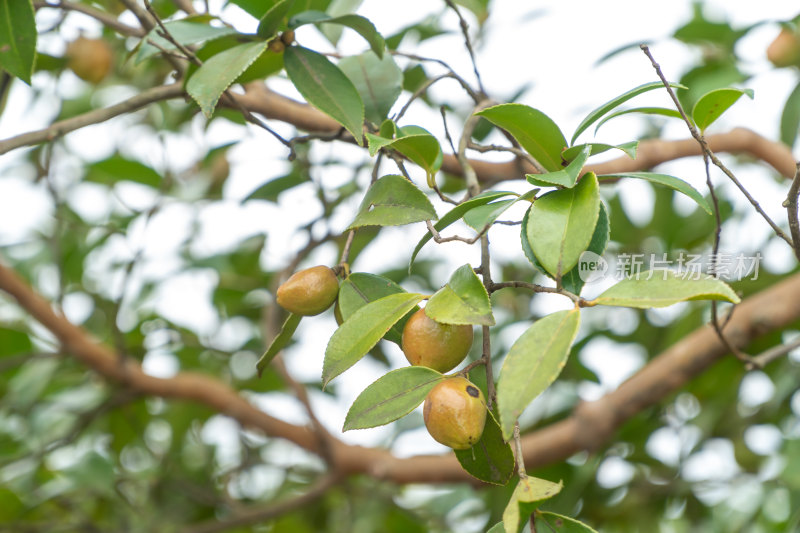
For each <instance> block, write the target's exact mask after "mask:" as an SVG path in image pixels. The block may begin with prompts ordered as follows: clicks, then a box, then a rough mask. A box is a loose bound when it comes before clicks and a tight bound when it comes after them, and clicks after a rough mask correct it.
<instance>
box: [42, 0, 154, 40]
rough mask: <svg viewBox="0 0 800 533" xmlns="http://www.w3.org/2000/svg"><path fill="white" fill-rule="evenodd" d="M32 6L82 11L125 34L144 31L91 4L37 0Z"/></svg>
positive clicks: (135, 33)
mask: <svg viewBox="0 0 800 533" xmlns="http://www.w3.org/2000/svg"><path fill="white" fill-rule="evenodd" d="M33 7H35V8H36V9H41V8H51V9H61V10H63V11H75V12H78V13H83V14H84V15H87V16H89V17H92V18H93V19H95V20H97V21H98V22H100V23H101V24H103V25H104V26H106V27H108V28H111V29H112V30H114V31H115V32H117V33H119V34H122V35H127V36H130V37H144V35H145V32H144V31H143V30H142V29H141V28H136V27H134V26H128V25H127V24H125V23H124V22H120V21H119V20H117V17H115V16H114V15H112V14H111V13H106V12H105V11H102V10H100V9H97V8H94V7H92V6H88V5H84V4H75V3H72V2H65V1H63V0H62V1H61V2H58V3H56V4H50V3H48V2H44V1H41V0H37V1H36V2H34V3H33Z"/></svg>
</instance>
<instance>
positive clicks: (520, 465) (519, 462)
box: [514, 422, 528, 479]
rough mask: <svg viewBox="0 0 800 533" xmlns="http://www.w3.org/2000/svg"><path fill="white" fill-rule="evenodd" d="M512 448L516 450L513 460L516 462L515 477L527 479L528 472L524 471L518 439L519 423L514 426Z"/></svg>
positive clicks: (523, 461) (520, 441)
mask: <svg viewBox="0 0 800 533" xmlns="http://www.w3.org/2000/svg"><path fill="white" fill-rule="evenodd" d="M514 448H515V449H516V452H517V453H515V454H514V455H515V458H516V460H517V475H518V476H519V478H520V479H527V477H528V472H526V471H525V459H524V457H523V455H524V454H523V453H522V440H521V439H520V437H519V422H516V423H515V424H514Z"/></svg>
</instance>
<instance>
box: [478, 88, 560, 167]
mask: <svg viewBox="0 0 800 533" xmlns="http://www.w3.org/2000/svg"><path fill="white" fill-rule="evenodd" d="M476 115H480V116H482V117H484V118H486V119H487V120H488V121H489V122H491V123H492V124H494V125H495V126H499V127H501V128H503V129H504V130H506V131H507V132H508V133H510V134H511V135H512V136H513V137H514V138H515V139H516V140H517V142H519V144H520V145H521V146H522V148H524V149H525V151H526V152H528V153H529V154H530V155H531V156H533V158H534V159H535V160H536V161H538V162H539V164H540V165H542V167H544V169H545V170H549V171H550V172H555V171H558V170H561V169H562V165H561V151H562V150H563V149H564V148H566V147H567V141H566V139H565V138H564V134H563V133H561V130H560V129H559V127H558V126H557V125H556V123H555V122H553V120H552V119H551V118H550V117H548V116H547V115H545V114H544V113H542V112H541V111H539V110H538V109H534V108H532V107H529V106H526V105H524V104H500V105H496V106H493V107H489V108H487V109H484V110H482V111H479V112H478V113H476Z"/></svg>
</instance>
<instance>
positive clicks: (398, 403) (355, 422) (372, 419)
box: [342, 366, 444, 431]
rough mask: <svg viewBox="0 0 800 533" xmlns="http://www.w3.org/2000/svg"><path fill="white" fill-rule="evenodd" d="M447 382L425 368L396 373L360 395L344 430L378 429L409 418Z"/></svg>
mask: <svg viewBox="0 0 800 533" xmlns="http://www.w3.org/2000/svg"><path fill="white" fill-rule="evenodd" d="M443 379H444V376H443V375H442V374H440V373H439V372H437V371H436V370H432V369H430V368H427V367H424V366H407V367H403V368H399V369H397V370H392V371H391V372H389V373H388V374H386V375H385V376H383V377H381V378H379V379H378V380H377V381H375V382H374V383H373V384H372V385H370V386H369V387H367V388H366V389H364V391H363V392H362V393H361V394H359V395H358V398H356V400H355V401H354V402H353V405H352V406H351V407H350V410H349V411H348V412H347V417H346V418H345V420H344V427H343V428H342V431H350V430H351V429H365V428H374V427H376V426H382V425H384V424H388V423H389V422H393V421H394V420H397V419H398V418H401V417H404V416H406V415H407V414H408V413H410V412H411V411H413V410H414V409H416V408H417V406H418V405H419V404H421V403H422V402H423V401H424V400H425V397H426V396H427V395H428V392H430V390H431V389H432V388H433V387H434V386H436V384H437V383H439V382H440V381H442V380H443Z"/></svg>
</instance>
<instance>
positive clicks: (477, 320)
mask: <svg viewBox="0 0 800 533" xmlns="http://www.w3.org/2000/svg"><path fill="white" fill-rule="evenodd" d="M425 314H426V315H428V316H429V317H430V318H432V319H434V320H436V321H437V322H441V323H443V324H477V325H482V326H494V316H492V304H491V302H490V301H489V293H487V292H486V288H485V287H484V286H483V283H482V282H481V280H480V279H479V278H478V276H477V275H475V271H474V270H472V267H471V266H470V265H469V264H466V265H463V266H461V267H459V268H458V269H456V271H455V272H453V275H452V276H450V280H449V281H448V282H447V284H446V285H445V286H444V287H442V288H441V289H439V290H438V291H436V293H435V294H434V295H433V296H431V298H430V300H429V301H428V304H427V305H426V306H425Z"/></svg>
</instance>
